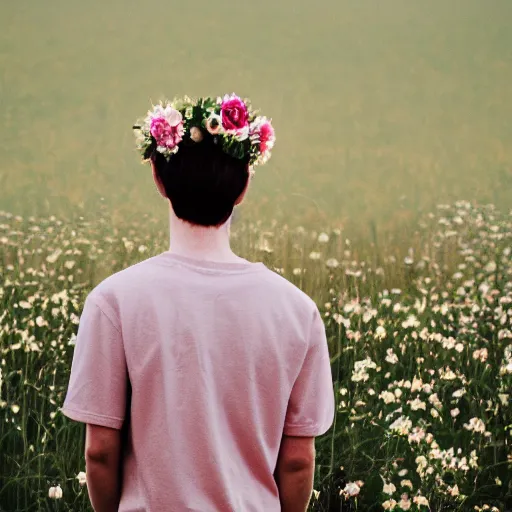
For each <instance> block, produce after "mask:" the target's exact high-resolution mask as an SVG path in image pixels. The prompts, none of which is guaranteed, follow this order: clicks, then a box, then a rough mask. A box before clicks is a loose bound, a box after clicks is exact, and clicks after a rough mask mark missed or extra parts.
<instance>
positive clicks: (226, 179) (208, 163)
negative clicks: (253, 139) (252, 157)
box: [152, 133, 249, 226]
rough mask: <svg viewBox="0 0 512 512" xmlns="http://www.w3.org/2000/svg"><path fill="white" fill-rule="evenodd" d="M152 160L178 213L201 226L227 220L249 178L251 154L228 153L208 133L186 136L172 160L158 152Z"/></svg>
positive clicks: (179, 216)
mask: <svg viewBox="0 0 512 512" xmlns="http://www.w3.org/2000/svg"><path fill="white" fill-rule="evenodd" d="M152 161H153V165H154V167H155V170H156V173H157V176H158V178H159V180H160V181H161V183H162V185H163V187H164V189H165V193H166V196H167V197H168V198H169V200H170V201H171V204H172V208H173V210H174V213H175V214H176V216H177V217H178V218H180V219H182V220H185V221H187V222H190V223H191V224H197V225H200V226H220V225H221V224H223V223H224V222H226V221H227V219H228V218H229V217H230V216H231V214H232V213H233V208H234V206H235V201H236V200H237V199H238V197H239V196H240V194H241V193H242V192H243V190H244V189H245V187H246V185H247V181H248V180H249V161H248V158H244V159H238V158H234V157H232V156H230V155H228V154H226V153H225V152H224V151H222V149H221V148H220V147H219V146H218V145H217V144H215V143H214V140H213V137H212V136H209V134H208V133H206V134H204V137H203V139H202V140H201V141H200V142H197V143H196V142H193V141H191V140H186V139H184V140H183V141H182V142H181V143H180V149H179V151H178V152H177V153H176V154H175V155H173V157H172V158H170V159H169V161H167V159H166V158H165V157H164V156H163V155H161V154H160V153H158V152H156V153H155V154H154V156H153V157H152Z"/></svg>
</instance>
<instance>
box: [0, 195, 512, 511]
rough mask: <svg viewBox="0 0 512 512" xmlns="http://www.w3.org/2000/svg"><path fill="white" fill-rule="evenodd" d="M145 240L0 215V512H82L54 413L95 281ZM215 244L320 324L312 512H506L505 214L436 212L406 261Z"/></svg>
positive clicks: (126, 232)
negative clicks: (322, 354) (326, 378)
mask: <svg viewBox="0 0 512 512" xmlns="http://www.w3.org/2000/svg"><path fill="white" fill-rule="evenodd" d="M158 226H159V223H158V222H157V221H156V220H154V219H152V218H151V217H149V216H146V217H145V218H143V219H141V220H140V221H139V223H137V224H133V225H131V226H129V227H128V226H127V227H125V228H124V229H123V230H119V229H118V228H113V227H112V224H111V223H110V222H109V220H108V210H106V209H103V210H102V209H100V210H99V212H98V215H97V216H96V217H95V218H90V219H87V218H86V217H85V218H84V216H80V215H77V216H76V217H75V218H71V219H68V220H62V219H58V218H56V217H48V218H35V217H29V218H23V217H20V216H16V215H12V214H10V213H7V212H2V213H0V241H1V242H2V249H1V251H0V275H1V278H0V279H1V281H0V304H1V308H0V310H1V314H0V357H1V360H0V370H1V371H0V376H1V379H0V445H1V449H0V479H1V484H2V485H1V486H0V510H3V511H14V510H19V511H21V510H23V511H43V510H45V511H54V510H69V511H71V510H72V511H75V512H82V511H84V512H85V511H87V510H89V508H88V505H87V495H86V488H85V486H84V474H83V472H84V471H85V463H84V459H83V449H84V442H83V441H84V430H83V427H82V426H81V425H78V424H75V423H73V422H70V421H69V420H68V419H67V418H65V417H64V416H63V415H62V413H61V412H60V410H59V408H60V407H61V405H62V403H63V399H64V396H65V391H66V387H67V383H68V377H69V371H70V364H71V358H72V353H73V345H74V340H75V334H76V330H77V324H78V322H79V315H80V311H81V307H82V304H83V300H84V297H85V295H86V294H87V292H88V291H89V290H90V289H91V287H92V286H94V284H95V283H97V282H98V281H99V280H101V279H102V278H103V277H105V276H106V275H109V274H111V273H112V272H115V271H116V270H119V269H122V268H124V267H126V266H128V265H130V264H133V263H135V262H137V261H140V260H142V259H144V258H146V257H148V256H150V255H153V254H157V253H158V252H160V251H162V250H165V249H166V236H165V235H162V233H161V232H160V229H159V227H158ZM142 228H144V229H142ZM231 236H232V241H233V246H234V248H235V250H236V251H237V252H238V253H239V254H241V255H242V256H244V257H246V258H248V259H250V260H253V261H263V262H265V264H266V265H267V266H268V267H269V268H271V269H272V270H274V271H275V272H278V273H280V274H282V275H284V276H285V277H286V278H287V279H289V280H290V281H292V282H294V283H295V284H296V285H297V286H299V287H301V288H302V289H303V290H305V291H306V292H307V293H309V294H310V295H311V296H312V297H313V298H314V299H315V300H316V301H317V303H318V305H319V308H320V310H321V312H322V314H323V316H324V319H325V325H326V329H327V334H328V341H329V345H330V351H331V362H332V372H333V380H334V386H335V391H336V409H337V413H336V420H335V424H334V426H333V428H332V429H331V430H330V431H329V432H328V433H327V434H326V435H325V436H323V437H322V438H320V439H319V440H318V442H317V450H318V460H317V469H316V477H315V492H314V498H313V501H312V504H311V510H312V511H318V512H320V511H331V510H343V511H354V510H394V511H407V510H411V511H426V510H432V511H436V512H438V511H474V510H476V511H482V510H490V511H493V512H496V511H499V512H505V511H507V510H510V508H511V507H512V471H511V470H512V437H511V435H512V408H511V405H512V404H511V397H510V391H511V389H512V257H511V255H512V212H508V213H507V212H500V211H499V210H498V209H496V208H495V207H494V206H492V205H483V206H479V205H475V204H471V203H469V202H465V201H460V202H457V203H455V204H453V205H439V206H438V207H437V208H436V209H435V210H433V211H432V212H430V213H428V214H426V215H425V216H423V217H422V218H421V220H420V221H419V222H418V224H417V226H415V229H414V230H411V233H410V237H409V240H408V242H409V243H408V244H407V245H404V244H402V245H399V244H397V243H396V242H394V241H393V242H392V243H390V244H386V243H385V241H383V243H382V245H377V244H375V243H366V244H362V243H355V242H353V241H351V240H350V239H349V238H347V237H346V233H345V232H344V231H343V229H341V228H334V229H329V230H326V231H310V230H307V229H305V228H304V227H302V226H298V227H291V226H288V225H280V224H279V223H278V222H277V221H274V222H270V223H269V224H264V223H262V222H261V221H260V222H256V223H245V222H238V223H237V224H236V225H235V226H234V227H233V230H232V235H231Z"/></svg>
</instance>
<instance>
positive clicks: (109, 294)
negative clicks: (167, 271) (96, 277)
mask: <svg viewBox="0 0 512 512" xmlns="http://www.w3.org/2000/svg"><path fill="white" fill-rule="evenodd" d="M159 256H160V255H157V256H153V257H151V258H147V259H145V260H143V261H140V262H138V263H135V264H134V265H130V266H129V267H126V268H125V269H123V270H120V271H118V272H115V273H114V274H112V275H110V276H109V277H107V278H106V279H104V280H103V281H101V282H100V283H99V284H97V285H96V286H95V287H94V288H93V290H92V291H91V292H90V293H89V297H90V298H91V299H92V300H94V299H99V300H102V299H103V300H107V301H113V300H115V298H116V296H118V295H122V294H126V293H131V292H133V291H135V290H137V289H140V287H141V285H143V284H144V283H145V282H147V279H148V277H149V276H150V274H151V273H152V272H153V271H154V270H153V269H154V264H155V263H156V262H157V260H158V258H159Z"/></svg>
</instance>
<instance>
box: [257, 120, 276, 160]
mask: <svg viewBox="0 0 512 512" xmlns="http://www.w3.org/2000/svg"><path fill="white" fill-rule="evenodd" d="M259 137H260V151H261V152H262V153H266V152H267V151H269V150H270V149H272V147H273V146H274V141H275V133H274V128H273V126H272V125H271V124H270V122H266V123H263V124H262V125H261V126H260V133H259Z"/></svg>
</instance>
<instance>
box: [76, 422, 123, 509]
mask: <svg viewBox="0 0 512 512" xmlns="http://www.w3.org/2000/svg"><path fill="white" fill-rule="evenodd" d="M120 454H121V431H120V430H117V429H113V428H108V427H100V426H99V425H91V424H87V431H86V441H85V463H86V474H87V488H88V491H89V498H90V500H91V504H92V507H93V509H94V511H95V512H116V511H117V510H118V509H119V499H120V483H121V482H120V476H119V474H120V464H119V463H120Z"/></svg>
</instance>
